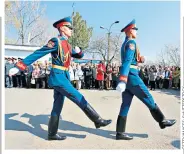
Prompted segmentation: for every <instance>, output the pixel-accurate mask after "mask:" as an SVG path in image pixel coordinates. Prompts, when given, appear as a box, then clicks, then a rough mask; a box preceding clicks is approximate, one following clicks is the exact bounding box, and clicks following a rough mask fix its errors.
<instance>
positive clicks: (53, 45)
mask: <svg viewBox="0 0 184 154" xmlns="http://www.w3.org/2000/svg"><path fill="white" fill-rule="evenodd" d="M57 50H58V41H57V38H52V39H51V40H49V41H48V43H47V44H46V45H44V46H43V47H42V48H40V49H38V50H36V51H35V52H33V53H32V54H31V55H29V56H27V57H26V58H25V59H23V60H22V61H20V62H18V63H16V65H15V66H16V67H17V68H18V69H20V70H25V69H26V67H27V66H29V65H30V64H32V63H33V62H35V61H36V60H38V59H39V58H41V57H43V56H45V55H47V54H49V53H51V52H54V51H57Z"/></svg>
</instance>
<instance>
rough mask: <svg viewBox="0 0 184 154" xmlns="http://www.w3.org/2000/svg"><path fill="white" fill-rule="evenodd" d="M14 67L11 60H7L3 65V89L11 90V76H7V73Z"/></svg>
mask: <svg viewBox="0 0 184 154" xmlns="http://www.w3.org/2000/svg"><path fill="white" fill-rule="evenodd" d="M13 67H14V64H13V62H12V58H10V57H9V58H8V59H7V62H6V63H5V87H7V88H12V87H13V80H12V75H9V71H10V69H11V68H13Z"/></svg>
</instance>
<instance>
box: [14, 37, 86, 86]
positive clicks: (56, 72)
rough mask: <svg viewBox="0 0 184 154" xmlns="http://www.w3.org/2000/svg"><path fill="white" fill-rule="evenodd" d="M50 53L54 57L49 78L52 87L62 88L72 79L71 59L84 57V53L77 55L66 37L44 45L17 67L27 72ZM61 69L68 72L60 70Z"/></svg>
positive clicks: (57, 38) (56, 38)
mask: <svg viewBox="0 0 184 154" xmlns="http://www.w3.org/2000/svg"><path fill="white" fill-rule="evenodd" d="M49 53H51V56H52V66H53V67H52V69H51V71H50V76H49V86H50V87H53V86H60V85H62V84H63V83H64V80H69V79H70V77H69V73H68V68H69V66H70V61H71V57H74V58H82V57H83V56H84V54H83V52H82V51H80V52H79V53H76V52H75V50H73V49H72V48H71V45H70V44H69V43H68V41H67V39H66V38H65V37H64V36H59V37H55V38H52V39H50V40H49V42H48V43H47V45H44V46H43V47H42V48H41V49H38V50H36V51H35V52H34V53H32V54H31V55H29V56H27V57H26V58H25V59H23V60H22V61H20V62H18V63H16V67H17V68H19V69H20V70H25V69H26V67H27V66H29V65H30V64H32V63H33V62H35V61H36V60H37V59H39V58H41V57H43V56H45V55H47V54H49ZM54 66H55V67H54ZM61 67H62V68H65V69H66V70H62V69H60V68H61Z"/></svg>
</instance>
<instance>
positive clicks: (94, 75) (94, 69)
mask: <svg viewBox="0 0 184 154" xmlns="http://www.w3.org/2000/svg"><path fill="white" fill-rule="evenodd" d="M91 70H92V88H97V80H96V76H97V69H96V65H95V64H93V65H92V68H91Z"/></svg>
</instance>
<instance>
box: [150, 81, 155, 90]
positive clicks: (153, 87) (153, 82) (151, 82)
mask: <svg viewBox="0 0 184 154" xmlns="http://www.w3.org/2000/svg"><path fill="white" fill-rule="evenodd" d="M150 86H151V90H152V89H155V81H150Z"/></svg>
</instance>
